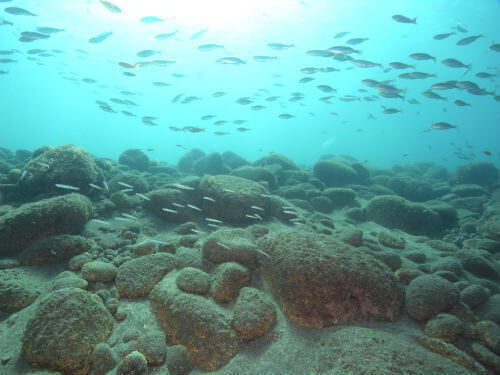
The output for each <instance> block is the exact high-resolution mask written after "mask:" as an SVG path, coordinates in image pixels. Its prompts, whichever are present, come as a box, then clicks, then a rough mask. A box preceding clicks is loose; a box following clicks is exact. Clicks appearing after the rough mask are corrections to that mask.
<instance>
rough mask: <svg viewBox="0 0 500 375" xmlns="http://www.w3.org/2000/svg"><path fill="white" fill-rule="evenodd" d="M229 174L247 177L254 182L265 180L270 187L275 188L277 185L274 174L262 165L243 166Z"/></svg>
mask: <svg viewBox="0 0 500 375" xmlns="http://www.w3.org/2000/svg"><path fill="white" fill-rule="evenodd" d="M231 175H232V176H236V177H242V178H248V179H249V180H252V181H255V182H262V181H265V182H266V183H267V184H268V186H269V188H271V189H276V188H277V187H278V182H277V181H276V177H274V174H273V173H272V172H271V171H270V170H269V169H266V168H263V167H250V166H245V167H241V168H238V169H236V170H234V171H233V172H232V173H231Z"/></svg>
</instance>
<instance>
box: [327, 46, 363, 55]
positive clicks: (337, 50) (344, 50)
mask: <svg viewBox="0 0 500 375" xmlns="http://www.w3.org/2000/svg"><path fill="white" fill-rule="evenodd" d="M327 51H328V52H331V53H334V54H336V55H348V54H351V53H360V52H361V51H359V50H357V49H354V48H352V47H348V46H334V47H330V48H328V49H327Z"/></svg>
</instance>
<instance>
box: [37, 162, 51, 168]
mask: <svg viewBox="0 0 500 375" xmlns="http://www.w3.org/2000/svg"><path fill="white" fill-rule="evenodd" d="M35 164H36V165H38V166H40V167H44V168H50V165H48V164H46V163H42V162H40V161H37V162H36V163H35Z"/></svg>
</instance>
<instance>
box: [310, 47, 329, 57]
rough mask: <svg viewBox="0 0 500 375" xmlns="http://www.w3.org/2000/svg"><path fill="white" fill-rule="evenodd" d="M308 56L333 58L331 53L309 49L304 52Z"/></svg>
mask: <svg viewBox="0 0 500 375" xmlns="http://www.w3.org/2000/svg"><path fill="white" fill-rule="evenodd" d="M306 54H308V55H309V56H317V57H332V56H334V53H333V52H329V51H325V50H323V49H310V50H309V51H307V52H306Z"/></svg>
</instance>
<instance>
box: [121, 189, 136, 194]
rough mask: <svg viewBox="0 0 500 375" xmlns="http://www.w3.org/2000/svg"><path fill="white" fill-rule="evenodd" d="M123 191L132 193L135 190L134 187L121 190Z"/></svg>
mask: <svg viewBox="0 0 500 375" xmlns="http://www.w3.org/2000/svg"><path fill="white" fill-rule="evenodd" d="M120 191H121V192H122V193H130V192H132V191H134V189H123V190H120Z"/></svg>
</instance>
